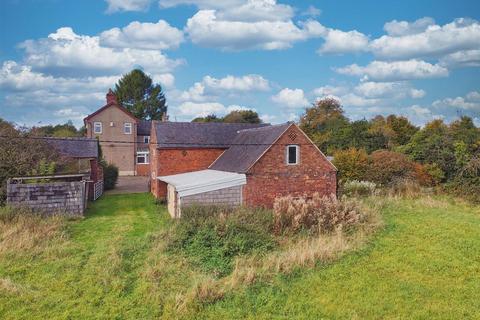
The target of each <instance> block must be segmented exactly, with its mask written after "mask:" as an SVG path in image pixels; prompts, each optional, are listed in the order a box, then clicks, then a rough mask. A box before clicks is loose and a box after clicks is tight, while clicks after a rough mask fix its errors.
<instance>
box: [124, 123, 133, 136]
mask: <svg viewBox="0 0 480 320" xmlns="http://www.w3.org/2000/svg"><path fill="white" fill-rule="evenodd" d="M123 133H125V134H132V123H131V122H125V124H124V125H123Z"/></svg>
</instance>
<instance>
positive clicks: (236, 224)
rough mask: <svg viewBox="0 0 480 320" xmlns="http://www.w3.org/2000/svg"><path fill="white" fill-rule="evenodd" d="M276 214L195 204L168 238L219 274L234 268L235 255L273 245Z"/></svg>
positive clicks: (171, 244) (170, 245)
mask: <svg viewBox="0 0 480 320" xmlns="http://www.w3.org/2000/svg"><path fill="white" fill-rule="evenodd" d="M271 229H272V215H271V213H270V212H268V211H265V210H261V209H247V208H238V209H234V210H232V209H229V208H225V207H218V206H217V207H216V206H191V207H187V208H183V209H182V217H181V218H180V219H179V221H177V222H176V223H175V226H174V228H173V229H172V232H171V233H170V238H169V242H168V249H169V250H170V251H172V252H174V251H180V252H183V253H184V254H185V255H186V256H188V257H189V258H190V260H191V261H192V263H193V264H195V265H196V266H198V267H200V268H202V269H203V270H204V271H207V272H212V273H213V274H215V275H216V276H219V277H221V276H225V275H227V274H228V273H230V272H231V271H232V268H233V262H234V259H235V257H237V256H239V255H245V254H248V253H262V252H266V251H268V250H270V249H272V248H273V247H274V246H275V241H274V238H273V236H272V235H271V233H270V231H271Z"/></svg>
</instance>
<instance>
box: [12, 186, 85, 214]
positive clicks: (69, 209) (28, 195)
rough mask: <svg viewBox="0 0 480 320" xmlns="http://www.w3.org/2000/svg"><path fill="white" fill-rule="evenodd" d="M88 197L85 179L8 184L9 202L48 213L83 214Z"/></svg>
mask: <svg viewBox="0 0 480 320" xmlns="http://www.w3.org/2000/svg"><path fill="white" fill-rule="evenodd" d="M86 198H87V195H86V188H85V182H83V181H74V182H51V183H28V184H14V183H8V185H7V204H9V205H13V206H27V207H30V208H33V209H36V210H39V211H42V212H46V213H65V214H72V215H82V214H83V212H84V211H85V207H86Z"/></svg>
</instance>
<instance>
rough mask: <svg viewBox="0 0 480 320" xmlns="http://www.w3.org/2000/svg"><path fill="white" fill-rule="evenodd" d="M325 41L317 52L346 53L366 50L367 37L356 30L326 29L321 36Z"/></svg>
mask: <svg viewBox="0 0 480 320" xmlns="http://www.w3.org/2000/svg"><path fill="white" fill-rule="evenodd" d="M323 38H324V39H325V43H324V44H323V45H322V46H321V47H320V49H319V50H318V53H320V54H325V53H347V52H358V51H367V50H368V41H369V40H368V37H367V36H366V35H364V34H363V33H361V32H358V31H357V30H353V31H348V32H346V31H342V30H336V29H328V30H327V31H326V34H325V35H324V36H323Z"/></svg>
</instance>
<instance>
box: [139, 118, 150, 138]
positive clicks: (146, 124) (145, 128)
mask: <svg viewBox="0 0 480 320" xmlns="http://www.w3.org/2000/svg"><path fill="white" fill-rule="evenodd" d="M151 129H152V121H150V120H139V121H138V125H137V135H139V136H149V135H150V131H151Z"/></svg>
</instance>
